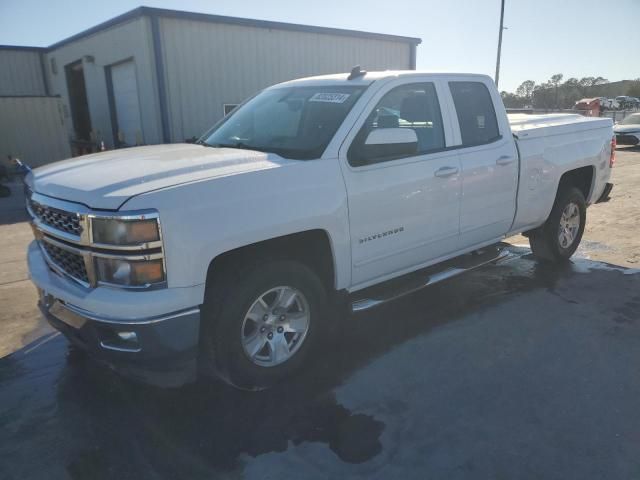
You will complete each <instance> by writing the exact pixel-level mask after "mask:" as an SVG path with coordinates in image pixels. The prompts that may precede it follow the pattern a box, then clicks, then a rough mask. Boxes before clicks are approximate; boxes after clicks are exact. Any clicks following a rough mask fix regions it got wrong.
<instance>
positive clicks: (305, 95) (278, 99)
mask: <svg viewBox="0 0 640 480" xmlns="http://www.w3.org/2000/svg"><path fill="white" fill-rule="evenodd" d="M364 89H365V87H355V86H354V87H351V86H348V87H345V86H337V87H331V86H323V87H318V86H317V87H284V88H276V89H271V90H265V91H263V92H261V93H260V94H258V95H256V96H255V97H254V98H252V99H251V100H249V101H248V102H246V103H245V104H243V105H242V106H240V107H238V108H236V109H234V110H233V111H231V112H230V113H229V115H228V116H226V117H225V118H224V119H223V120H222V121H221V122H220V123H219V124H218V125H216V126H215V127H214V128H213V129H212V130H211V131H209V132H207V133H206V134H205V135H204V136H203V137H202V138H201V139H200V141H199V143H201V144H203V145H207V146H211V147H221V148H222V147H225V148H241V149H248V150H258V151H261V152H271V153H275V154H278V155H280V156H282V157H285V158H290V159H295V160H308V159H314V158H320V157H321V156H322V153H323V152H324V150H325V149H326V148H327V145H328V144H329V141H330V140H331V139H332V138H333V136H334V135H335V133H336V131H337V130H338V127H340V125H341V124H342V122H343V121H344V119H345V117H346V116H347V113H349V110H351V107H353V105H354V104H355V102H356V101H357V100H358V98H359V97H360V95H361V94H362V92H363V91H364Z"/></svg>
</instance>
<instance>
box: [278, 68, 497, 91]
mask: <svg viewBox="0 0 640 480" xmlns="http://www.w3.org/2000/svg"><path fill="white" fill-rule="evenodd" d="M419 75H429V76H442V77H454V76H465V77H478V78H482V79H489V80H491V77H489V76H488V75H484V74H480V73H462V72H442V71H433V70H384V71H377V72H365V73H364V74H363V75H361V76H358V77H356V78H354V79H352V80H349V73H335V74H331V75H317V76H314V77H305V78H298V79H295V80H289V81H287V82H283V83H279V84H277V85H274V87H284V86H287V87H290V86H294V85H370V84H371V83H373V82H375V81H376V80H382V79H387V78H398V77H411V76H419Z"/></svg>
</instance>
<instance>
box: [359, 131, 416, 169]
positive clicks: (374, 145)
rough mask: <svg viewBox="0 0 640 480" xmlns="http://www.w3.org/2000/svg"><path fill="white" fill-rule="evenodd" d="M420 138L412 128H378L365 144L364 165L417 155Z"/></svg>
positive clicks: (370, 133)
mask: <svg viewBox="0 0 640 480" xmlns="http://www.w3.org/2000/svg"><path fill="white" fill-rule="evenodd" d="M417 152H418V136H417V135H416V132H415V131H414V130H413V129H411V128H376V129H375V130H372V131H371V132H369V135H367V139H366V140H365V142H364V146H363V149H362V156H363V157H364V158H363V159H364V163H375V161H380V160H385V159H392V158H397V157H405V156H411V155H415V154H416V153H417Z"/></svg>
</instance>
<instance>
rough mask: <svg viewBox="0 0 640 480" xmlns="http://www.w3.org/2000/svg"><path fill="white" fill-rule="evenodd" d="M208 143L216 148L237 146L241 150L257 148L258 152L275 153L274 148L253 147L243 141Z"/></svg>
mask: <svg viewBox="0 0 640 480" xmlns="http://www.w3.org/2000/svg"><path fill="white" fill-rule="evenodd" d="M207 145H209V146H211V147H215V148H237V149H239V150H255V151H256V152H265V153H275V152H274V151H273V150H271V149H268V148H263V147H253V146H251V145H246V144H244V143H242V142H238V143H208V144H207Z"/></svg>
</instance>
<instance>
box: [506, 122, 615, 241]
mask: <svg viewBox="0 0 640 480" xmlns="http://www.w3.org/2000/svg"><path fill="white" fill-rule="evenodd" d="M545 117H546V118H549V117H553V116H551V115H548V116H545ZM558 117H560V116H558ZM576 117H577V116H576ZM510 120H512V118H511V116H510ZM585 120H588V121H587V122H580V123H579V126H581V127H582V128H578V129H575V123H574V124H567V125H562V126H559V125H553V124H552V125H550V126H551V127H552V128H550V129H549V130H548V131H547V133H545V130H547V128H546V127H539V128H532V129H525V130H522V129H519V128H518V127H517V126H516V127H515V128H514V127H513V123H512V128H514V136H515V137H516V143H517V146H518V151H519V155H520V178H519V187H518V197H517V198H518V201H517V211H516V216H515V219H514V223H513V226H512V228H511V231H510V232H509V234H508V235H511V234H515V233H520V232H523V231H526V230H530V229H533V228H536V227H539V226H540V225H542V224H543V223H544V222H545V221H546V219H547V218H548V216H549V213H550V212H551V208H552V207H553V203H554V201H555V198H556V195H557V193H558V190H559V187H560V186H561V184H562V182H567V181H568V180H569V179H571V180H572V181H575V182H577V184H575V183H574V185H575V186H578V187H579V188H581V189H582V190H583V193H584V194H585V198H586V200H587V204H591V203H594V202H595V201H596V200H597V199H598V197H599V196H600V194H601V193H602V191H603V190H604V188H605V186H606V183H607V181H608V180H609V177H610V175H611V168H610V166H609V158H610V155H611V120H610V119H585ZM589 169H591V175H589V174H588V173H586V172H588V170H589ZM571 172H574V173H571ZM578 172H580V173H578ZM589 177H591V180H590V181H588V180H586V179H588V178H589ZM563 179H564V180H563ZM585 182H589V186H588V188H585V187H586V184H585Z"/></svg>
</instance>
